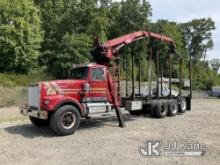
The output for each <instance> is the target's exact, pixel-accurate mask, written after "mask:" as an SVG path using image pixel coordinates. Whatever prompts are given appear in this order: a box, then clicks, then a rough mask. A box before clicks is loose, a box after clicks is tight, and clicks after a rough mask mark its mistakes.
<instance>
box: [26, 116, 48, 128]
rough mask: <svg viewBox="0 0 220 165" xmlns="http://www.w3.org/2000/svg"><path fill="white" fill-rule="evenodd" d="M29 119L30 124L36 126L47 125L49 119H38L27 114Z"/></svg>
mask: <svg viewBox="0 0 220 165" xmlns="http://www.w3.org/2000/svg"><path fill="white" fill-rule="evenodd" d="M29 119H30V121H31V123H32V124H34V125H35V126H37V127H45V126H48V125H49V120H48V119H47V120H43V119H38V118H35V117H32V116H29Z"/></svg>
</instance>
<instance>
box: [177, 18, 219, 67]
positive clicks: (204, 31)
mask: <svg viewBox="0 0 220 165" xmlns="http://www.w3.org/2000/svg"><path fill="white" fill-rule="evenodd" d="M214 29H215V22H214V21H213V20H212V19H211V18H207V19H205V18H202V19H194V20H192V21H190V22H187V23H182V24H180V30H181V32H182V35H183V39H184V46H185V47H186V49H187V51H188V53H189V55H190V56H191V57H192V58H193V60H194V63H196V62H198V60H200V59H201V58H203V57H204V56H205V54H206V51H207V50H209V49H212V48H213V47H214V43H213V40H212V30H214Z"/></svg>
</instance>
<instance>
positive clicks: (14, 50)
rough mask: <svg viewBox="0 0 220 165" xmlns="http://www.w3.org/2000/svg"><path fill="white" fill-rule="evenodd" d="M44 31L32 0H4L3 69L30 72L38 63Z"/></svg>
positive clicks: (0, 7) (0, 1)
mask: <svg viewBox="0 0 220 165" xmlns="http://www.w3.org/2000/svg"><path fill="white" fill-rule="evenodd" d="M42 34H43V33H42V31H41V21H40V13H39V10H38V9H37V8H36V7H35V6H34V3H33V1H32V0H10V1H8V0H0V71H13V72H28V70H30V68H33V67H34V66H36V59H37V57H38V56H39V49H40V43H41V41H42Z"/></svg>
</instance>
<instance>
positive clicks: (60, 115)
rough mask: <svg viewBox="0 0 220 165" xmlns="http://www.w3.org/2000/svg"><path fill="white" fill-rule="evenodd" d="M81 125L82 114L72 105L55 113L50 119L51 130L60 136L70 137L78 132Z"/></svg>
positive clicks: (65, 106)
mask: <svg viewBox="0 0 220 165" xmlns="http://www.w3.org/2000/svg"><path fill="white" fill-rule="evenodd" d="M79 124H80V113H79V111H78V109H77V108H76V107H74V106H72V105H64V106H62V107H60V108H59V109H58V110H57V111H56V112H54V113H53V114H52V116H51V119H50V127H51V129H52V130H53V131H54V132H55V133H56V134H58V135H69V134H72V133H74V132H75V131H76V129H77V128H78V127H79Z"/></svg>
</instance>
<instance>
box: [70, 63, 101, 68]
mask: <svg viewBox="0 0 220 165" xmlns="http://www.w3.org/2000/svg"><path fill="white" fill-rule="evenodd" d="M82 67H105V66H104V65H99V64H96V63H83V64H73V67H72V68H82Z"/></svg>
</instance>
